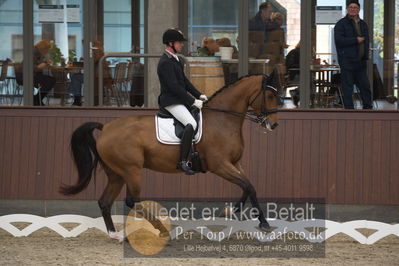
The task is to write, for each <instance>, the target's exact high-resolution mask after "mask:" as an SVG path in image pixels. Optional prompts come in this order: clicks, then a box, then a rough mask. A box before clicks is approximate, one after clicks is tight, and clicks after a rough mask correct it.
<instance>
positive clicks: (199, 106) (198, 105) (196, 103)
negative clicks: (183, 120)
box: [193, 99, 204, 109]
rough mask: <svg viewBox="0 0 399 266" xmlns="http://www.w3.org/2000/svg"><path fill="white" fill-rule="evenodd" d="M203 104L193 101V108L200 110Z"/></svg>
mask: <svg viewBox="0 0 399 266" xmlns="http://www.w3.org/2000/svg"><path fill="white" fill-rule="evenodd" d="M203 103H204V102H203V101H201V100H197V99H195V101H194V103H193V106H195V107H197V108H198V109H201V108H202V104H203Z"/></svg>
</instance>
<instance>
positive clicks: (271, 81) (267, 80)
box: [263, 68, 277, 88]
mask: <svg viewBox="0 0 399 266" xmlns="http://www.w3.org/2000/svg"><path fill="white" fill-rule="evenodd" d="M263 82H264V85H270V86H272V87H274V88H277V70H276V68H274V69H273V71H272V73H270V74H264V75H263ZM264 87H265V86H264Z"/></svg>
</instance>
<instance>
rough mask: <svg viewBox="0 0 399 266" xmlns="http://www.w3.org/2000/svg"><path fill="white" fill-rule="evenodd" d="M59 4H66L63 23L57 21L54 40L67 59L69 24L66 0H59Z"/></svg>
mask: <svg viewBox="0 0 399 266" xmlns="http://www.w3.org/2000/svg"><path fill="white" fill-rule="evenodd" d="M57 5H63V6H64V19H63V21H64V22H63V23H55V26H54V39H55V40H54V41H55V44H56V45H57V46H58V48H60V50H61V53H62V54H63V57H64V59H65V61H67V59H68V51H69V50H68V24H67V5H66V0H57Z"/></svg>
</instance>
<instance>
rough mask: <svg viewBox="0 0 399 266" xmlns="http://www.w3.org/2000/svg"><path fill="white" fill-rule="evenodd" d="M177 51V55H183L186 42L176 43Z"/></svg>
mask: <svg viewBox="0 0 399 266" xmlns="http://www.w3.org/2000/svg"><path fill="white" fill-rule="evenodd" d="M174 44H175V49H176V52H177V53H181V51H182V50H183V47H184V42H180V41H176V42H175V43H174Z"/></svg>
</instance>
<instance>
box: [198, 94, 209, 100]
mask: <svg viewBox="0 0 399 266" xmlns="http://www.w3.org/2000/svg"><path fill="white" fill-rule="evenodd" d="M199 98H200V100H203V101H204V102H206V101H207V100H208V97H206V95H205V94H202V95H201V96H200V97H199Z"/></svg>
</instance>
